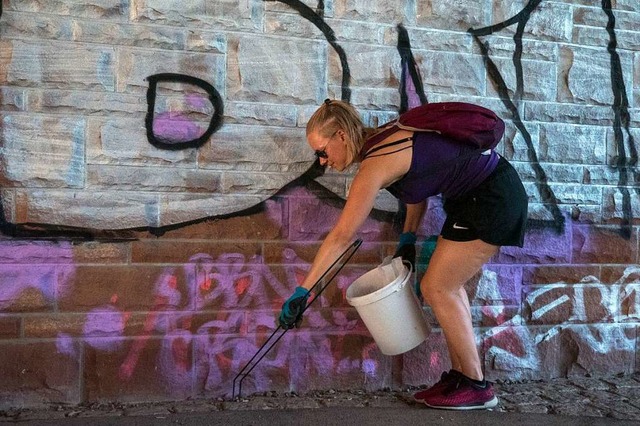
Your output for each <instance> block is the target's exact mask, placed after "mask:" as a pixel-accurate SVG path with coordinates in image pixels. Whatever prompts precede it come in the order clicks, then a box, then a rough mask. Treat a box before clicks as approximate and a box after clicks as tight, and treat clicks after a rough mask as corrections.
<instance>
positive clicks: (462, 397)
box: [422, 374, 498, 410]
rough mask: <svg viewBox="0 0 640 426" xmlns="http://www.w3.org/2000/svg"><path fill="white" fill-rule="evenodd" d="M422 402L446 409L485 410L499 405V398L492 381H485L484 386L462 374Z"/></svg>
mask: <svg viewBox="0 0 640 426" xmlns="http://www.w3.org/2000/svg"><path fill="white" fill-rule="evenodd" d="M422 402H424V404H425V405H427V406H428V407H431V408H441V409H445V410H483V409H487V408H493V407H495V406H496V405H498V398H497V397H496V396H495V394H494V393H493V386H492V385H491V383H489V382H486V381H485V386H484V387H482V386H480V385H477V384H476V383H473V382H472V381H471V380H470V379H468V378H467V377H465V376H463V375H462V374H460V375H459V377H458V378H457V380H455V381H454V382H452V383H449V385H448V386H442V387H440V389H439V391H438V392H433V393H430V394H429V395H427V396H426V397H425V398H424V399H423V400H422Z"/></svg>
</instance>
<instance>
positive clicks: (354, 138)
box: [307, 99, 369, 165]
mask: <svg viewBox="0 0 640 426" xmlns="http://www.w3.org/2000/svg"><path fill="white" fill-rule="evenodd" d="M340 129H342V130H343V131H344V132H345V133H346V135H347V138H346V140H347V165H350V164H353V163H354V162H355V161H358V159H359V157H360V150H361V149H362V146H363V145H364V142H365V137H366V134H367V133H368V132H369V129H367V128H365V126H364V124H363V123H362V119H361V118H360V115H359V114H358V112H357V111H356V109H355V108H354V107H353V106H352V105H351V104H349V103H347V102H343V101H332V100H329V99H325V101H324V102H323V103H322V105H320V108H318V109H317V110H316V112H314V113H313V115H312V116H311V118H310V119H309V122H308V123H307V136H309V135H310V134H311V133H314V132H315V133H318V134H319V135H320V136H322V137H324V138H329V137H331V136H333V135H334V134H335V132H337V131H338V130H340Z"/></svg>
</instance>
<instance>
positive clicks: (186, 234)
mask: <svg viewBox="0 0 640 426" xmlns="http://www.w3.org/2000/svg"><path fill="white" fill-rule="evenodd" d="M286 212H287V205H286V202H284V201H283V200H281V199H277V198H276V199H274V198H272V199H269V200H267V201H265V202H264V203H261V204H259V205H258V206H256V208H255V209H253V210H249V211H247V212H246V214H242V215H234V216H232V217H224V218H220V219H212V220H205V221H200V222H198V223H193V224H189V225H188V226H182V227H178V228H176V229H170V230H167V232H166V233H165V234H164V237H166V238H168V239H172V238H177V239H183V238H184V239H195V238H197V239H204V240H211V239H220V240H233V239H236V240H240V241H241V240H253V239H258V240H279V239H281V238H284V237H286V235H287V234H286V227H285V225H284V220H285V217H286V216H285V215H286Z"/></svg>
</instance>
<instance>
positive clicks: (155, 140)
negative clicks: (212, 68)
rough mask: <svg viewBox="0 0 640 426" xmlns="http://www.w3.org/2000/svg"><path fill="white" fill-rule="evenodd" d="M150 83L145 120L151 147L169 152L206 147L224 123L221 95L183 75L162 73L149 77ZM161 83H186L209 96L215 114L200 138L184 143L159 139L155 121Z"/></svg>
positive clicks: (197, 79) (199, 81)
mask: <svg viewBox="0 0 640 426" xmlns="http://www.w3.org/2000/svg"><path fill="white" fill-rule="evenodd" d="M147 81H149V88H148V89H147V116H146V118H145V127H146V128H147V140H148V141H149V143H151V145H153V146H155V147H156V148H159V149H167V150H182V149H187V148H198V147H200V146H202V145H204V144H205V143H206V142H207V140H208V139H209V138H210V137H211V135H212V134H213V133H214V132H215V131H216V130H218V129H219V128H220V126H221V125H222V121H223V113H224V103H223V102H222V98H221V97H220V94H219V93H218V91H217V90H216V88H215V87H213V86H212V85H211V84H209V83H207V82H206V81H204V80H201V79H199V78H196V77H191V76H188V75H183V74H173V73H162V74H154V75H151V76H149V77H147ZM160 82H171V83H186V84H190V85H193V86H197V87H200V88H201V89H203V90H204V91H205V92H207V94H208V95H209V102H211V105H212V106H213V108H214V112H213V114H212V115H211V120H210V122H209V126H208V127H207V130H206V131H205V132H204V133H203V134H202V135H201V136H200V137H198V138H196V139H193V140H189V141H184V142H172V141H168V140H165V139H163V138H159V137H157V136H156V135H155V134H154V133H153V120H154V111H155V104H156V93H157V90H158V89H157V86H158V83H160Z"/></svg>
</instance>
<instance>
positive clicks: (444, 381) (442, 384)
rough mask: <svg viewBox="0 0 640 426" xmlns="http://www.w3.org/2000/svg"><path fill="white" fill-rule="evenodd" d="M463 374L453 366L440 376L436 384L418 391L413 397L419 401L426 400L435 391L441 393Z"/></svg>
mask: <svg viewBox="0 0 640 426" xmlns="http://www.w3.org/2000/svg"><path fill="white" fill-rule="evenodd" d="M461 375H462V373H461V372H459V371H457V370H454V369H453V368H452V369H451V370H449V371H444V372H442V375H441V376H440V381H438V382H437V383H436V384H434V385H433V386H431V387H430V388H428V389H425V390H423V391H420V392H417V393H416V394H414V395H413V399H414V400H416V401H417V402H424V401H425V398H427V397H428V396H429V395H431V394H434V393H440V392H441V391H442V390H443V389H444V388H446V387H447V386H449V385H450V384H452V383H454V382H455V381H456V380H457V379H458V377H460V376H461Z"/></svg>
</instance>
